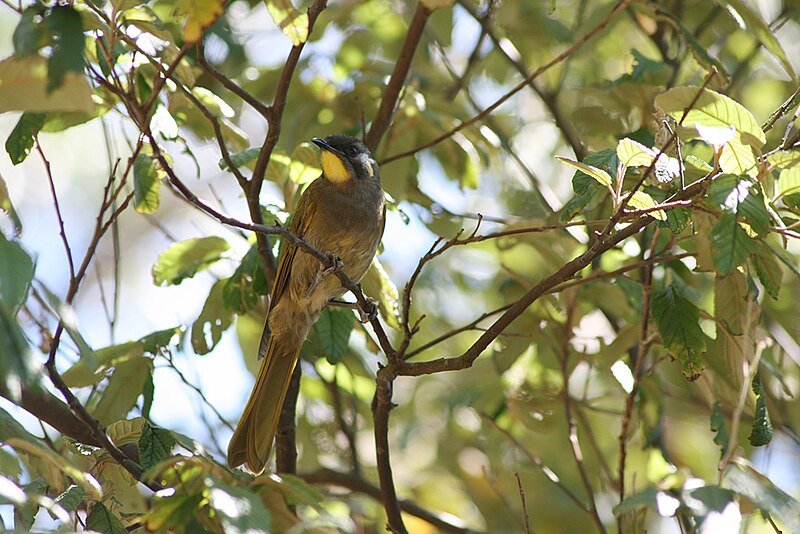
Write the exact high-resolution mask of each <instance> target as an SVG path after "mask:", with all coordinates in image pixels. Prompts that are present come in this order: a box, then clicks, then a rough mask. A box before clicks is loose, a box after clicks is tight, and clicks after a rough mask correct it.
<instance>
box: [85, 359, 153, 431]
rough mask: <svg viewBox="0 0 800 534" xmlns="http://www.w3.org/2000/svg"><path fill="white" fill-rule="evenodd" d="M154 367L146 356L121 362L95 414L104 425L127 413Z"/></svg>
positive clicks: (142, 389)
mask: <svg viewBox="0 0 800 534" xmlns="http://www.w3.org/2000/svg"><path fill="white" fill-rule="evenodd" d="M152 367H153V360H151V359H150V358H147V357H145V356H142V357H139V358H131V359H129V360H127V361H124V362H122V363H119V364H118V365H117V366H116V368H115V369H114V372H113V373H112V374H111V378H109V379H108V386H106V389H105V391H103V395H102V396H101V397H100V400H99V401H98V403H97V406H96V407H95V409H94V412H93V415H94V416H95V417H96V418H97V419H98V420H99V421H100V422H101V423H102V424H103V425H108V424H110V423H113V422H114V421H117V420H119V419H122V418H123V417H124V416H125V415H127V414H128V412H130V411H131V410H132V409H133V407H134V406H135V405H136V399H138V398H139V395H141V394H142V392H143V391H144V385H145V381H146V380H147V377H148V376H149V374H150V372H151V369H152Z"/></svg>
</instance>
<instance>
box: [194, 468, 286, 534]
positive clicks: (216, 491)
mask: <svg viewBox="0 0 800 534" xmlns="http://www.w3.org/2000/svg"><path fill="white" fill-rule="evenodd" d="M208 496H209V504H210V505H211V507H212V508H214V509H215V510H216V511H217V512H218V513H219V520H220V523H222V527H223V529H224V532H247V533H251V534H258V533H264V534H268V533H269V532H270V524H271V517H270V513H269V511H268V510H267V509H266V508H265V507H264V503H263V502H262V501H261V499H260V498H259V496H258V495H256V494H255V493H253V492H251V491H248V490H246V489H243V488H237V487H234V486H230V485H228V484H225V483H223V482H220V481H219V480H214V481H213V483H212V487H211V489H210V491H209V493H208Z"/></svg>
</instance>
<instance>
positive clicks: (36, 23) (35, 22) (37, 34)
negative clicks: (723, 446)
mask: <svg viewBox="0 0 800 534" xmlns="http://www.w3.org/2000/svg"><path fill="white" fill-rule="evenodd" d="M44 14H45V9H44V6H43V5H41V4H34V5H32V6H29V7H27V8H26V9H25V11H23V12H22V16H21V17H20V19H19V22H18V23H17V27H16V28H14V35H13V38H12V40H13V42H14V54H16V55H17V56H19V57H25V56H29V55H31V54H35V53H36V52H38V51H39V50H40V49H41V48H42V47H44V46H46V45H47V43H48V41H49V39H50V35H48V32H47V31H46V29H45V27H44V25H43V24H41V17H42V16H44Z"/></svg>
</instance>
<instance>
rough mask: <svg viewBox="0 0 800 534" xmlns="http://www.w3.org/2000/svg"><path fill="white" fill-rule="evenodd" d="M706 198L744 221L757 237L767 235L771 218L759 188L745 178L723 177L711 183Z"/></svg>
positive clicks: (756, 184)
mask: <svg viewBox="0 0 800 534" xmlns="http://www.w3.org/2000/svg"><path fill="white" fill-rule="evenodd" d="M708 198H709V200H711V202H713V203H714V204H716V205H717V207H719V208H720V209H721V210H723V211H725V212H727V213H732V214H733V215H735V216H736V217H737V220H745V221H747V223H748V224H749V225H750V227H751V228H752V229H753V230H755V231H756V233H758V234H759V235H766V234H767V233H769V226H770V223H771V218H770V215H769V212H768V211H767V206H766V204H765V202H764V195H763V194H762V193H761V186H760V185H759V184H758V183H756V182H753V181H750V180H748V179H747V178H741V177H739V176H731V175H723V176H720V177H719V178H717V179H715V180H714V181H713V182H711V186H710V187H709V190H708Z"/></svg>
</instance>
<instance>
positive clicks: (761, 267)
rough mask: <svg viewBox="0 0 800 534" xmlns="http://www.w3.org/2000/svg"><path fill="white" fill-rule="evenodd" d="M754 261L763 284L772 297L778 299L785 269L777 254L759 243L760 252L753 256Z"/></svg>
mask: <svg viewBox="0 0 800 534" xmlns="http://www.w3.org/2000/svg"><path fill="white" fill-rule="evenodd" d="M753 261H754V263H755V267H756V274H757V275H758V279H759V281H761V285H763V286H764V289H765V290H766V291H767V294H768V295H769V296H770V297H772V298H773V299H775V300H778V293H779V292H780V290H781V283H782V281H783V269H781V264H780V262H779V261H778V259H777V258H776V257H775V254H774V253H773V252H772V251H771V250H770V249H769V248H768V247H765V246H764V245H762V244H761V243H759V244H758V252H757V253H756V254H755V255H754V256H753Z"/></svg>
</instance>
